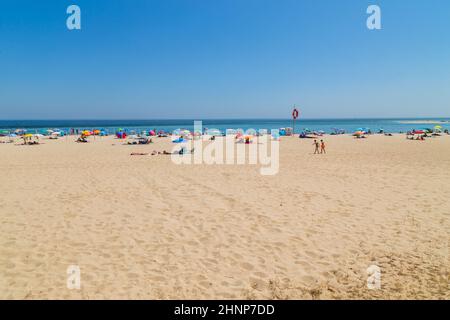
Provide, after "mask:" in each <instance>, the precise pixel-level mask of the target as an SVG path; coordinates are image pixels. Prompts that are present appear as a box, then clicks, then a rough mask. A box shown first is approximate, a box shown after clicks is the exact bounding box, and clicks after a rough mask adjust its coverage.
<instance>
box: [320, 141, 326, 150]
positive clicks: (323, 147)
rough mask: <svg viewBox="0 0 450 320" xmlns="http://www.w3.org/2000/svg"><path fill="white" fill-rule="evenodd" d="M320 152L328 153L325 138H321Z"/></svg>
mask: <svg viewBox="0 0 450 320" xmlns="http://www.w3.org/2000/svg"><path fill="white" fill-rule="evenodd" d="M320 153H326V151H325V142H323V140H320Z"/></svg>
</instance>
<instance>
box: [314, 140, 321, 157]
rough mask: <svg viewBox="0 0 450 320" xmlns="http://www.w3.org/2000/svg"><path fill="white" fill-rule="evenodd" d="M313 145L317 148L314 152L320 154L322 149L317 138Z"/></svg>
mask: <svg viewBox="0 0 450 320" xmlns="http://www.w3.org/2000/svg"><path fill="white" fill-rule="evenodd" d="M313 145H314V146H315V147H316V149H315V150H314V154H319V153H320V151H319V146H320V145H319V141H317V140H314V143H313Z"/></svg>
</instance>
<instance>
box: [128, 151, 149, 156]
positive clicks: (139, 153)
mask: <svg viewBox="0 0 450 320" xmlns="http://www.w3.org/2000/svg"><path fill="white" fill-rule="evenodd" d="M146 155H148V153H141V152H132V153H130V156H146Z"/></svg>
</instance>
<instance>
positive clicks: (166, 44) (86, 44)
mask: <svg viewBox="0 0 450 320" xmlns="http://www.w3.org/2000/svg"><path fill="white" fill-rule="evenodd" d="M70 4H77V5H79V6H80V7H81V10H82V17H81V18H82V30H80V31H69V30H67V28H66V19H67V17H68V15H67V14H66V9H67V7H68V6H69V5H70ZM369 4H378V5H379V6H380V7H381V10H382V28H383V29H382V30H380V31H370V30H368V29H367V28H366V19H367V17H368V15H367V14H366V9H367V7H368V5H369ZM293 104H297V105H298V106H299V107H300V109H301V111H302V116H303V117H308V118H322V117H326V118H333V117H356V118H358V117H407V116H408V117H425V116H429V117H438V116H443V117H449V116H450V1H448V0H395V1H394V0H386V1H379V0H372V1H365V0H341V1H337V0H328V1H325V0H307V1H306V0H305V1H301V0H213V1H212V0H158V1H156V0H153V1H152V0H146V1H145V0H131V1H126V0H120V1H119V0H96V1H93V0H72V1H65V0H57V1H56V0H55V1H50V0H26V1H25V0H1V1H0V119H80V118H90V119H120V118H127V119H155V118H159V119H161V118H176V119H179V118H197V119H205V118H239V117H245V118H268V117H275V118H287V117H289V116H290V111H291V106H292V105H293Z"/></svg>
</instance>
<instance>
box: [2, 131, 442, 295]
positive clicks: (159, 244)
mask: <svg viewBox="0 0 450 320" xmlns="http://www.w3.org/2000/svg"><path fill="white" fill-rule="evenodd" d="M74 140H75V138H74V137H67V138H66V137H63V138H60V139H58V140H48V139H45V140H42V142H43V144H41V145H36V146H20V145H15V144H0V172H1V173H0V177H1V178H0V182H1V187H2V190H1V193H0V194H1V196H0V298H1V299H399V298H400V299H449V298H450V287H449V275H450V273H449V272H450V258H449V246H450V231H449V230H450V202H449V194H450V136H442V137H437V138H433V139H427V140H426V141H410V140H406V139H405V136H404V135H394V136H393V137H386V136H383V135H374V136H370V137H369V138H367V139H355V138H353V137H351V136H349V135H342V136H326V137H325V141H326V143H327V154H326V155H313V154H312V153H313V151H314V149H313V146H312V145H311V144H312V141H310V140H308V139H304V140H302V139H298V138H292V137H283V138H282V140H281V142H280V168H279V173H278V174H277V175H274V176H263V175H261V174H260V172H259V168H260V167H259V166H257V165H206V164H203V165H175V164H174V163H173V162H172V161H171V159H170V156H163V155H157V156H151V155H148V156H130V153H131V152H145V153H148V152H152V151H153V150H158V151H162V150H164V149H166V150H170V149H171V148H172V143H171V141H170V138H155V139H154V143H153V144H149V145H142V146H140V145H137V146H129V145H123V142H121V141H120V140H117V139H114V138H113V137H95V139H94V138H90V142H89V143H86V144H77V143H75V142H74ZM69 265H77V266H79V267H80V270H81V289H80V290H69V289H68V288H67V285H66V284H67V277H68V275H67V268H68V266H69ZM371 265H377V266H379V268H380V270H381V289H380V290H369V289H368V288H367V277H368V275H367V272H366V270H367V268H368V267H369V266H371Z"/></svg>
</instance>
